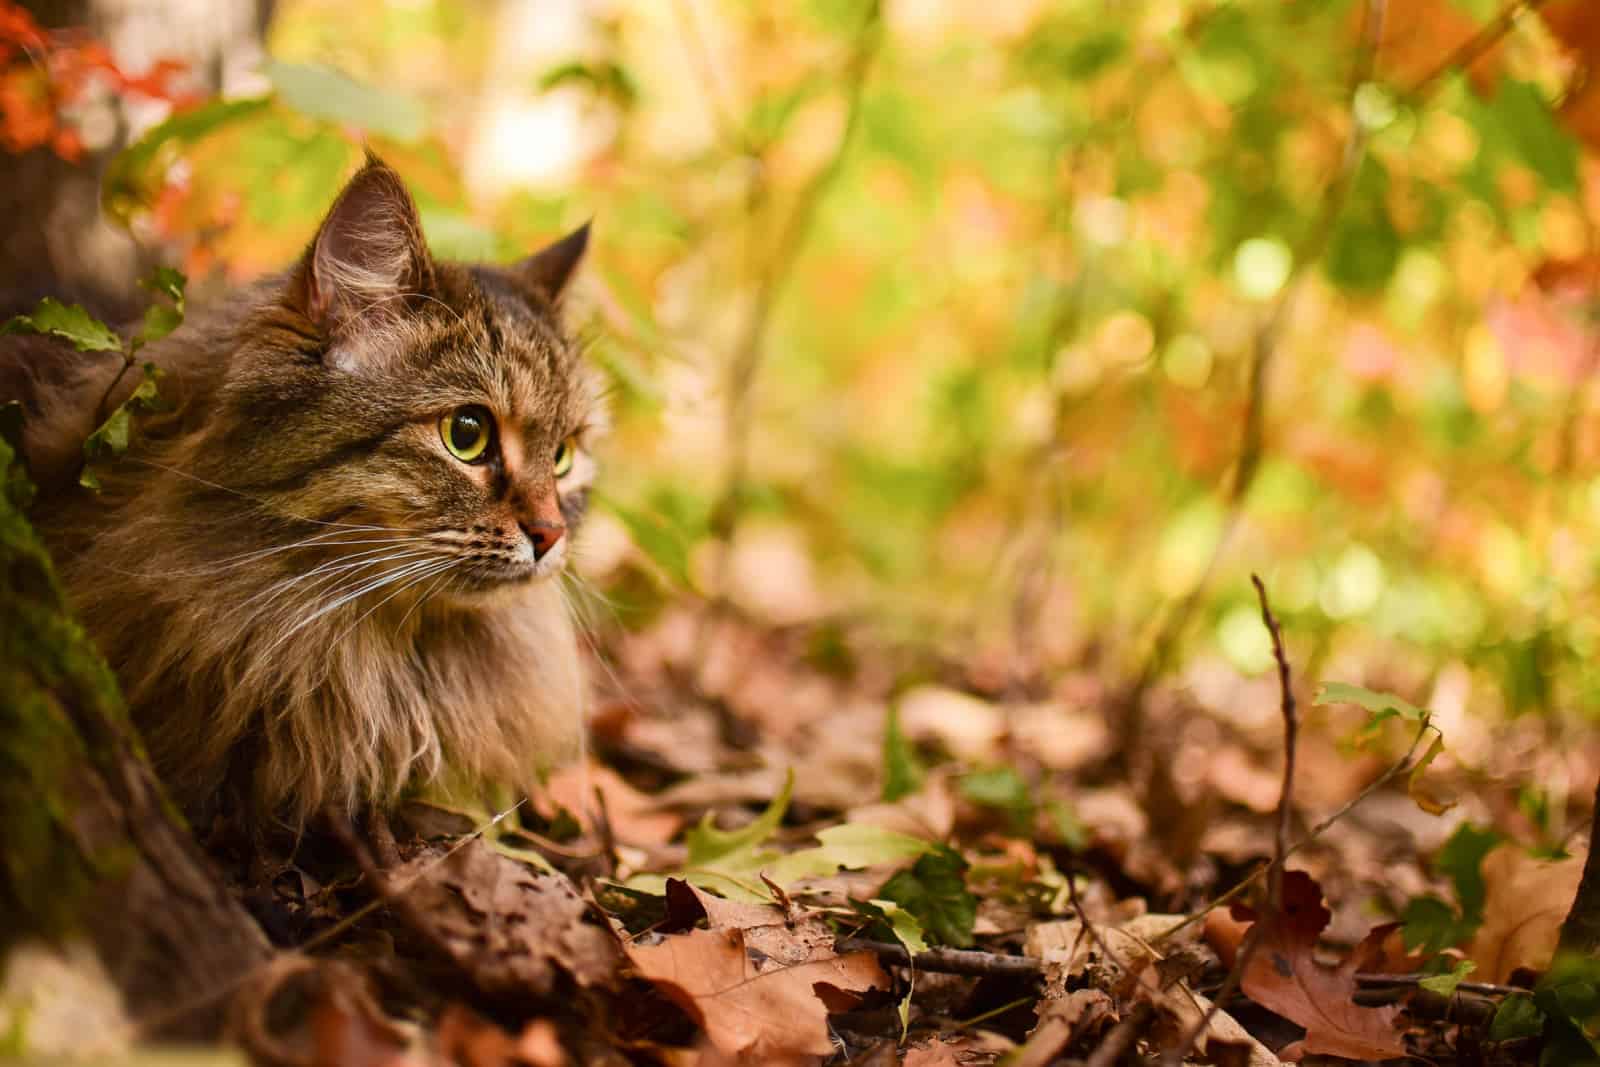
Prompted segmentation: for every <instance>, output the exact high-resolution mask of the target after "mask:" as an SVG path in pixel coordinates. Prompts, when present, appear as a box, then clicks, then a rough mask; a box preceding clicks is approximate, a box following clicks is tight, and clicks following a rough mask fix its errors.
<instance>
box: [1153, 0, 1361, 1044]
mask: <svg viewBox="0 0 1600 1067" xmlns="http://www.w3.org/2000/svg"><path fill="white" fill-rule="evenodd" d="M1374 3H1375V4H1377V5H1378V6H1380V7H1381V5H1382V3H1383V0H1374ZM1250 581H1251V583H1252V584H1254V585H1255V587H1256V599H1257V600H1258V601H1260V604H1261V621H1262V623H1264V624H1265V625H1266V627H1267V632H1268V633H1270V634H1271V635H1272V658H1273V659H1274V660H1276V661H1277V664H1278V710H1279V711H1280V713H1281V714H1282V716H1283V782H1282V784H1281V785H1280V786H1279V787H1278V831H1277V834H1276V837H1275V840H1274V842H1273V851H1272V863H1271V864H1270V865H1269V866H1268V872H1269V873H1268V876H1267V906H1266V908H1265V910H1264V911H1263V913H1262V914H1261V916H1259V917H1258V918H1257V919H1256V921H1255V922H1254V923H1252V924H1251V926H1250V931H1249V932H1248V933H1247V934H1245V937H1244V942H1243V943H1242V944H1241V945H1240V946H1239V955H1238V956H1237V957H1235V959H1234V961H1233V967H1232V969H1231V970H1229V971H1228V977H1227V979H1226V980H1225V981H1224V982H1223V983H1222V988H1221V989H1220V990H1219V991H1218V992H1217V995H1216V996H1215V997H1213V998H1212V1000H1211V1006H1210V1007H1209V1008H1207V1009H1206V1012H1205V1014H1204V1015H1202V1016H1201V1017H1200V1021H1199V1022H1197V1023H1195V1025H1194V1029H1192V1030H1190V1031H1189V1033H1188V1035H1187V1036H1186V1037H1185V1038H1184V1040H1183V1041H1182V1042H1180V1043H1179V1044H1178V1046H1177V1048H1176V1049H1175V1051H1174V1052H1173V1053H1171V1054H1170V1055H1169V1056H1168V1058H1167V1062H1169V1063H1174V1064H1176V1063H1182V1062H1183V1060H1184V1057H1186V1056H1187V1055H1188V1054H1189V1050H1190V1049H1192V1048H1194V1046H1195V1043H1196V1042H1197V1041H1199V1040H1200V1038H1201V1036H1202V1035H1203V1034H1205V1033H1206V1032H1207V1031H1209V1030H1210V1029H1211V1022H1212V1020H1213V1019H1215V1018H1216V1017H1217V1014H1218V1013H1219V1012H1221V1011H1222V1005H1223V1003H1224V1002H1225V1001H1227V999H1228V998H1229V997H1231V996H1232V995H1233V992H1234V990H1236V989H1238V988H1239V985H1240V983H1241V982H1243V981H1244V975H1245V971H1246V970H1248V969H1249V967H1250V960H1251V958H1252V957H1253V956H1254V955H1255V953H1256V948H1257V947H1258V946H1259V945H1260V944H1261V932H1262V930H1263V929H1264V928H1265V927H1266V925H1267V923H1268V922H1269V921H1271V920H1272V919H1275V918H1276V917H1277V915H1278V914H1279V912H1280V911H1281V910H1282V908H1283V865H1284V862H1285V861H1286V860H1288V858H1289V822H1290V820H1291V819H1292V818H1293V817H1294V769H1295V747H1296V744H1297V742H1298V740H1299V736H1300V719H1299V716H1298V715H1297V714H1296V712H1295V702H1294V686H1293V684H1292V683H1291V680H1290V677H1289V655H1288V653H1287V652H1286V651H1284V647H1283V629H1282V627H1280V626H1279V625H1278V619H1277V616H1275V615H1273V614H1272V605H1271V604H1270V603H1268V601H1267V587H1266V585H1265V584H1263V583H1262V581H1261V576H1260V575H1256V574H1252V575H1251V576H1250Z"/></svg>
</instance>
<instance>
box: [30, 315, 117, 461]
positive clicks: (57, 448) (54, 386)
mask: <svg viewBox="0 0 1600 1067" xmlns="http://www.w3.org/2000/svg"><path fill="white" fill-rule="evenodd" d="M122 365H123V362H122V356H121V354H120V353H117V352H79V351H78V350H77V349H75V348H73V347H72V346H71V345H69V344H67V343H65V342H62V341H58V340H56V339H55V338H53V337H47V336H40V335H37V334H8V335H3V336H0V403H5V402H8V401H17V402H19V403H20V404H21V405H22V451H23V456H24V458H25V459H26V460H27V463H28V470H29V472H30V474H31V475H32V477H33V480H34V482H35V483H37V484H38V485H39V487H40V488H41V489H44V490H45V491H47V492H48V491H50V490H53V489H57V488H60V487H61V486H63V485H66V484H69V483H70V482H71V481H72V480H73V479H74V478H75V477H76V475H77V470H78V467H79V465H80V463H81V457H82V447H83V441H84V438H86V437H88V436H89V434H90V433H91V432H92V431H93V430H94V427H95V417H96V413H97V411H96V409H97V408H98V407H99V404H100V401H101V400H102V399H103V398H104V397H105V393H106V389H107V387H108V386H109V385H110V384H111V382H112V379H113V378H114V376H115V375H116V373H117V371H118V370H119V369H120V368H121V367H122Z"/></svg>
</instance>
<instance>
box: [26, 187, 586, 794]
mask: <svg viewBox="0 0 1600 1067" xmlns="http://www.w3.org/2000/svg"><path fill="white" fill-rule="evenodd" d="M587 240H588V233H587V227H585V228H583V229H580V230H578V231H576V232H575V233H573V234H571V235H570V236H568V237H566V238H564V239H562V240H560V241H558V242H556V243H555V244H553V245H551V246H549V247H548V248H546V249H544V250H543V251H541V252H538V253H537V254H535V255H533V256H532V257H530V258H528V259H526V260H523V261H522V262H520V263H517V264H515V265H513V266H510V267H494V266H485V265H478V264H459V263H452V262H445V261H441V260H436V259H434V258H433V257H432V256H431V255H430V253H429V251H428V248H427V246H426V244H425V243H424V241H423V238H422V231H421V226H420V224H419V222H418V218H417V213H416V208H415V206H414V204H413V203H412V201H411V198H410V196H409V195H408V194H407V192H406V189H405V186H404V185H403V184H402V183H401V181H400V179H399V178H398V177H397V176H396V174H395V173H394V172H393V171H392V170H390V169H389V168H388V167H386V166H385V165H384V164H383V163H381V162H379V161H378V160H376V159H373V158H369V159H368V161H367V164H366V165H365V167H364V168H363V169H362V170H361V171H360V172H359V173H358V174H356V175H355V177H354V178H353V179H351V181H350V182H349V184H348V185H347V186H346V187H345V189H344V190H343V192H342V193H341V194H340V195H339V198H338V200H337V201H336V202H335V203H334V205H333V207H332V208H331V210H330V211H329V214H328V216H327V218H326V219H325V220H324V221H323V222H322V225H321V227H320V229H319V231H318V233H317V235H316V237H315V239H314V240H313V241H312V243H311V246H310V248H309V249H308V250H307V251H306V253H305V255H304V257H303V258H302V259H301V260H300V262H299V263H298V264H297V265H296V266H295V267H294V268H293V269H291V270H290V271H288V272H287V273H285V274H283V275H280V276H277V277H275V278H271V279H268V280H266V281H263V282H260V283H257V284H255V285H253V286H251V287H249V288H247V289H245V290H243V291H240V292H237V293H235V294H233V296H232V297H231V298H230V299H228V300H226V301H224V302H222V303H221V304H220V305H219V306H215V307H213V308H210V309H209V310H201V311H196V312H193V313H191V315H190V318H189V321H188V322H186V323H185V324H184V325H183V326H182V327H181V328H180V329H179V330H178V331H177V332H175V333H174V334H172V335H171V336H170V337H169V338H167V339H165V340H163V341H161V342H158V343H156V344H154V345H151V346H149V347H148V348H146V349H144V350H142V351H141V353H140V355H141V358H146V357H147V358H149V359H151V360H152V361H154V362H155V363H156V364H157V365H158V366H159V367H161V368H162V370H163V371H164V372H165V374H164V376H163V378H162V379H161V392H162V396H163V398H164V400H165V401H166V402H167V404H168V407H169V410H167V411H165V412H164V413H160V414H155V415H150V416H146V417H144V418H143V419H142V420H141V421H140V425H139V428H138V431H137V434H136V438H135V440H134V442H133V445H132V447H131V448H130V450H129V452H128V453H127V455H126V456H124V457H123V458H122V459H121V460H120V461H118V462H117V464H116V466H115V467H114V468H113V470H111V471H110V472H109V473H107V474H106V475H104V476H102V482H103V490H102V491H101V492H100V493H98V494H96V493H91V492H89V491H87V490H83V489H79V488H77V487H76V486H75V485H74V484H73V482H74V479H75V475H76V467H77V464H78V461H79V454H80V453H79V446H80V444H81V442H82V440H83V438H84V436H85V435H86V434H87V433H88V431H89V430H90V429H91V428H92V427H93V426H94V424H95V422H96V420H97V419H98V418H100V417H101V416H102V415H103V414H104V409H103V408H101V406H100V405H101V401H102V399H104V398H105V393H106V389H107V387H108V383H110V382H111V380H112V378H113V376H114V375H115V374H116V372H117V370H118V369H119V368H118V367H117V366H113V364H118V363H119V362H120V358H119V357H116V356H115V355H114V354H111V355H107V354H105V353H100V354H86V355H78V354H76V353H70V352H62V351H58V350H56V348H55V347H54V346H49V348H48V351H46V346H45V345H43V344H42V342H40V341H38V340H37V339H35V340H33V341H31V342H28V343H8V344H6V345H5V346H4V347H0V399H3V398H4V397H5V396H7V395H14V396H18V397H20V398H21V399H22V401H23V404H24V411H25V421H24V452H25V454H26V456H27V458H28V460H29V463H30V467H31V469H32V471H33V473H34V475H35V478H36V479H37V480H39V481H40V482H41V483H42V485H43V487H44V489H45V490H46V492H45V494H44V497H43V502H42V504H41V505H40V506H39V507H37V508H36V512H35V515H34V518H35V521H36V523H37V524H38V526H39V528H40V530H41V532H42V534H43V535H44V536H45V538H46V540H47V542H48V543H49V544H50V546H51V549H52V551H53V554H54V555H55V557H56V560H57V563H58V566H59V568H60V571H61V573H62V575H63V578H64V581H65V583H66V586H67V589H68V592H69V595H70V598H71V601H72V603H73V606H74V608H75V609H76V612H77V614H78V617H79V618H80V619H81V620H82V621H83V623H84V625H85V626H86V627H87V628H88V629H89V631H90V632H91V634H92V635H93V636H94V638H95V639H96V641H97V642H98V644H99V646H100V648H101V649H102V650H103V651H104V652H105V655H106V658H107V659H108V660H109V661H110V663H111V666H112V667H113V669H114V670H115V671H116V673H117V676H118V678H119V679H120V680H121V683H122V686H123V691H124V693H125V694H126V696H127V699H128V702H129V705H130V707H131V709H132V712H133V715H134V718H135V721H136V722H137V723H138V725H139V726H140V728H141V729H142V731H143V734H144V737H145V740H146V744H147V745H148V748H149V751H150V754H151V756H152V758H153V760H154V762H155V764H156V766H157V768H158V770H159V771H160V772H161V773H162V775H163V777H164V779H165V780H166V781H167V783H168V784H169V786H170V787H171V789H172V790H173V791H174V794H175V795H176V796H177V797H178V799H179V800H180V802H181V803H183V804H184V805H185V806H186V807H188V808H190V809H191V810H194V809H201V810H204V809H206V808H207V807H208V806H214V804H215V802H216V801H217V798H219V797H232V796H238V797H240V798H241V799H243V800H245V801H247V802H249V803H251V804H252V805H253V806H255V807H256V808H258V809H259V810H260V811H261V812H262V813H264V814H270V815H272V816H275V817H277V818H281V819H285V820H287V821H290V822H291V823H300V822H303V821H304V820H305V819H306V818H307V817H308V816H310V815H312V814H313V813H317V812H321V811H330V810H331V811H346V812H348V811H354V810H356V809H359V808H362V807H363V806H366V805H369V804H375V805H379V806H382V805H385V804H388V803H390V802H392V801H393V800H394V799H395V798H396V797H398V796H399V794H400V793H401V791H402V790H404V789H406V788H407V787H408V786H410V785H414V784H419V783H425V782H428V781H432V780H436V779H439V778H441V777H442V776H445V775H446V774H447V772H448V775H449V777H450V778H451V780H454V781H461V780H465V781H472V782H483V781H495V782H501V783H506V784H511V785H514V786H526V785H527V784H528V783H529V781H530V779H531V778H532V776H533V775H534V774H535V773H536V772H537V770H538V769H539V768H541V766H543V765H547V764H549V763H550V762H552V761H554V760H557V759H559V758H561V757H562V756H563V755H565V754H567V753H568V752H570V750H571V749H572V748H573V747H574V745H575V742H576V739H577V737H578V734H579V730H580V728H581V726H580V724H581V711H582V705H583V701H584V693H585V687H584V682H583V678H582V674H581V670H580V663H579V657H578V652H577V646H576V641H577V633H576V631H575V629H574V627H573V624H572V622H571V620H570V618H569V616H568V614H567V611H566V603H565V601H564V598H563V595H562V590H561V587H560V583H559V581H557V580H556V579H557V577H558V575H559V574H560V572H561V570H562V568H563V566H564V564H565V563H566V560H567V554H568V549H569V544H570V540H571V539H570V534H571V532H572V530H573V528H574V527H575V526H576V525H577V523H578V522H579V520H580V518H581V517H582V514H583V510H584V503H585V496H586V491H587V489H588V486H589V484H590V482H591V479H592V478H593V475H594V462H593V459H592V457H591V452H590V448H591V445H592V441H593V437H594V435H595V434H596V433H597V432H598V431H599V429H600V425H599V424H600V422H601V418H600V413H599V405H598V393H597V383H596V379H595V377H594V375H593V374H592V372H591V371H590V370H588V369H587V368H586V367H585V365H584V364H583V363H582V362H581V361H580V359H579V356H578V353H577V352H576V350H575V349H574V346H573V344H572V342H571V341H570V340H569V339H568V337H567V336H566V335H565V334H563V332H562V330H561V328H560V326H559V324H558V321H557V314H556V312H557V305H558V303H559V302H560V300H561V297H562V294H563V292H564V290H565V289H566V287H567V283H568V281H569V279H570V278H571V276H572V274H573V272H574V271H575V269H576V267H577V265H578V263H579V261H580V260H581V258H582V256H583V252H584V249H585V246H586V244H587ZM125 377H126V378H127V379H128V380H127V381H125V382H121V383H120V384H119V387H118V389H117V391H116V393H115V394H114V395H112V396H111V397H110V398H109V401H110V403H112V404H114V403H116V402H118V401H119V400H120V399H121V397H122V396H123V395H126V393H127V392H128V391H130V390H131V388H132V386H133V384H134V383H133V381H132V379H133V377H134V375H132V374H129V375H126V376H125Z"/></svg>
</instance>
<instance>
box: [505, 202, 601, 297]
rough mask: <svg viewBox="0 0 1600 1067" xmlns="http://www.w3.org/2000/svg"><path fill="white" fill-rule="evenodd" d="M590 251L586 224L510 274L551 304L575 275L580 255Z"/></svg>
mask: <svg viewBox="0 0 1600 1067" xmlns="http://www.w3.org/2000/svg"><path fill="white" fill-rule="evenodd" d="M588 248H589V224H588V223H587V222H586V223H584V224H583V225H582V226H579V227H578V228H577V229H576V230H573V231H572V232H571V233H569V234H567V235H566V236H565V237H563V238H561V240H559V241H556V242H555V243H554V244H550V245H546V246H545V247H544V248H541V249H540V250H539V251H537V252H535V253H534V254H533V255H531V256H529V257H528V258H527V259H524V260H521V261H520V262H518V263H517V264H516V265H514V266H513V267H512V268H511V273H512V274H514V275H516V276H517V278H518V279H519V280H520V281H521V282H522V283H523V284H524V285H526V286H527V287H528V288H530V289H532V290H533V291H534V292H536V293H538V294H539V295H540V296H541V297H543V298H544V299H545V300H547V301H549V302H550V303H551V304H557V303H559V302H560V301H561V295H562V294H563V293H565V292H566V291H567V283H569V282H571V281H572V276H573V275H574V274H576V273H577V272H578V264H580V263H582V262H583V254H584V252H586V251H587V250H588Z"/></svg>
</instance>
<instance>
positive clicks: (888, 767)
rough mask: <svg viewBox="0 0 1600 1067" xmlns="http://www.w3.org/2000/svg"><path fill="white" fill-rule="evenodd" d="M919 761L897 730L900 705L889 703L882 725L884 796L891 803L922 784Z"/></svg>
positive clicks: (921, 770)
mask: <svg viewBox="0 0 1600 1067" xmlns="http://www.w3.org/2000/svg"><path fill="white" fill-rule="evenodd" d="M923 774H924V771H923V768H922V762H921V761H920V760H919V759H917V753H916V750H915V749H914V748H912V747H911V742H910V741H908V740H906V735H905V733H904V732H903V731H902V730H901V729H900V706H899V705H898V704H891V705H889V715H888V718H887V719H886V721H885V722H884V727H883V799H884V800H885V801H887V802H888V803H890V804H893V803H894V802H895V801H897V800H899V799H900V798H901V797H903V796H905V795H907V794H908V793H915V792H916V791H917V790H918V789H919V788H920V787H921V786H922V778H923Z"/></svg>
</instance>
